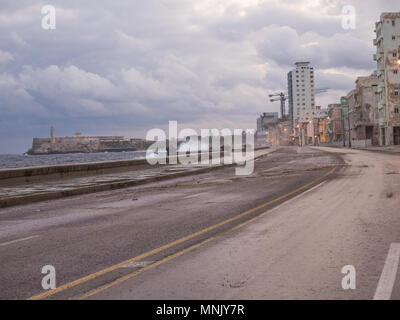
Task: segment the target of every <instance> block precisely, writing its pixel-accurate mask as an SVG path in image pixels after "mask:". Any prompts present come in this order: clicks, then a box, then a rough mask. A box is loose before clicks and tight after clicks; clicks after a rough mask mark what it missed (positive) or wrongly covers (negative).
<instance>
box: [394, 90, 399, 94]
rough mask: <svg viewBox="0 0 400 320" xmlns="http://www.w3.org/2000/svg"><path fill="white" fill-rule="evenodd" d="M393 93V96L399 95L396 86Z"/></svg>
mask: <svg viewBox="0 0 400 320" xmlns="http://www.w3.org/2000/svg"><path fill="white" fill-rule="evenodd" d="M394 95H395V96H398V95H399V89H398V88H396V89H394Z"/></svg>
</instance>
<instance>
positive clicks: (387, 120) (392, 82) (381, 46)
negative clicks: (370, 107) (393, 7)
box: [374, 12, 400, 145]
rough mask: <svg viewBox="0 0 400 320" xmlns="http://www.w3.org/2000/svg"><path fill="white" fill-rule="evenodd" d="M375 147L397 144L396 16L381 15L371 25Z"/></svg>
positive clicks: (399, 28) (399, 16)
mask: <svg viewBox="0 0 400 320" xmlns="http://www.w3.org/2000/svg"><path fill="white" fill-rule="evenodd" d="M375 32H376V39H374V45H375V46H376V54H374V60H375V61H376V62H377V77H378V89H377V95H378V115H377V116H378V124H379V144H380V145H392V144H396V145H398V144H400V12H385V13H382V14H381V17H380V20H379V21H378V22H376V24H375Z"/></svg>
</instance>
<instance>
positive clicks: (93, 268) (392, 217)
mask: <svg viewBox="0 0 400 320" xmlns="http://www.w3.org/2000/svg"><path fill="white" fill-rule="evenodd" d="M399 174H400V157H399V156H398V155H397V154H383V153H382V154H381V153H376V152H368V151H363V150H351V149H339V148H326V147H302V148H300V147H281V148H277V149H276V150H275V152H271V153H268V154H265V155H264V156H263V157H260V158H258V159H256V160H255V170H254V173H253V174H252V175H250V176H243V177H241V176H235V170H234V168H233V167H224V168H219V169H218V170H214V171H211V172H206V173H202V174H197V175H191V176H185V177H179V178H174V179H170V180H167V181H162V182H155V183H149V184H146V185H141V186H135V187H130V188H125V189H121V190H113V191H106V192H99V193H93V194H87V195H81V196H75V197H71V198H65V199H58V200H51V201H45V202H39V203H34V204H28V205H24V206H17V207H10V208H4V209H1V210H0V257H1V260H2V263H1V265H0V268H1V272H0V277H1V279H0V283H1V284H2V290H1V291H0V298H1V299H28V298H32V299H373V298H374V296H375V295H377V293H378V295H377V296H382V292H383V293H385V292H387V291H388V290H389V291H390V292H391V298H392V299H398V298H400V284H399V283H398V281H399V280H398V279H397V278H398V277H396V274H395V276H394V279H393V283H391V282H390V277H387V273H388V268H389V269H390V267H391V266H389V267H387V268H384V267H385V266H386V265H387V263H386V260H387V256H388V252H389V249H390V248H391V245H392V244H396V243H400V235H399V233H398V230H399V227H400V217H399V216H398V208H399V205H400V200H399V194H398V193H399V184H400V180H399V178H398V177H399ZM45 265H52V266H54V268H55V271H56V281H57V289H55V290H49V291H44V290H43V288H42V285H41V281H42V278H43V276H44V275H43V274H42V273H41V271H42V268H43V266H45ZM348 265H350V266H353V267H354V269H355V272H356V278H355V279H356V288H355V289H348V290H346V289H344V288H343V286H342V279H343V277H345V274H343V273H342V268H343V267H344V266H348ZM393 268H394V269H393ZM384 269H385V270H386V271H385V272H383V271H384ZM392 269H393V270H389V274H393V272H395V271H396V272H397V265H395V266H392ZM390 271H391V272H390ZM382 278H383V280H382ZM392 278H393V275H392ZM385 280H386V281H385ZM378 283H379V286H378ZM378 287H379V288H378ZM391 288H393V290H391Z"/></svg>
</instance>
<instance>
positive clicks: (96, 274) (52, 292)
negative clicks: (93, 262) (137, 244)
mask: <svg viewBox="0 0 400 320" xmlns="http://www.w3.org/2000/svg"><path fill="white" fill-rule="evenodd" d="M336 169H337V167H334V168H332V169H331V170H329V171H328V172H327V173H326V174H324V175H322V176H321V177H319V178H317V179H315V180H313V181H311V182H309V183H307V184H305V185H303V186H301V187H299V188H297V189H295V190H293V191H291V192H288V193H286V194H284V195H282V196H280V197H277V198H275V199H273V200H270V201H268V202H266V203H263V204H261V205H259V206H257V207H255V208H252V209H250V210H247V211H245V212H242V213H240V214H238V215H236V216H234V217H232V218H229V219H227V220H224V221H221V222H220V223H217V224H215V225H212V226H210V227H207V228H205V229H202V230H200V231H198V232H195V233H192V234H190V235H188V236H185V237H183V238H181V239H178V240H175V241H173V242H170V243H168V244H165V245H163V246H161V247H159V248H156V249H153V250H150V251H148V252H145V253H142V254H140V255H138V256H136V257H133V258H131V259H128V260H125V261H122V262H120V263H118V264H116V265H113V266H110V267H108V268H105V269H102V270H99V271H97V272H94V273H91V274H89V275H87V276H84V277H82V278H80V279H77V280H74V281H71V282H68V283H66V284H64V285H61V286H60V287H58V288H56V289H53V290H49V291H45V292H42V293H40V294H38V295H35V296H33V297H30V298H28V300H41V299H45V298H48V297H50V296H52V295H55V294H57V293H60V292H62V291H65V290H68V289H70V288H72V287H75V286H77V285H80V284H82V283H85V282H87V281H90V280H93V279H95V278H97V277H100V276H102V275H104V274H107V273H110V272H112V271H114V270H116V269H119V268H121V267H122V266H124V265H126V264H128V263H131V262H135V261H141V260H143V259H145V258H147V257H149V256H152V255H154V254H157V253H159V252H162V251H164V250H167V249H169V248H171V247H174V246H176V245H178V244H181V243H183V242H186V241H188V240H191V239H193V238H196V237H198V236H201V235H203V234H205V233H207V232H210V231H212V230H215V229H217V228H219V227H222V226H224V225H226V224H228V223H231V222H233V221H236V220H238V219H240V218H243V217H245V216H247V215H250V214H251V213H253V212H256V211H257V210H260V209H262V208H265V207H267V206H269V205H272V204H274V203H276V202H278V201H282V200H285V199H286V198H289V197H290V196H292V195H294V194H296V193H298V192H304V191H303V190H307V188H309V187H311V186H312V185H313V184H315V183H317V182H319V181H321V180H323V179H325V178H327V177H328V176H330V175H331V174H332V173H333V172H335V170H336ZM154 265H155V264H152V265H150V266H148V267H146V268H149V267H151V266H154ZM146 268H144V269H142V271H144V270H145V269H146Z"/></svg>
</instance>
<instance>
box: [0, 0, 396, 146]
mask: <svg viewBox="0 0 400 320" xmlns="http://www.w3.org/2000/svg"><path fill="white" fill-rule="evenodd" d="M46 4H50V5H53V6H54V7H55V8H56V29H55V30H44V29H43V28H42V25H41V20H42V17H43V15H42V14H41V9H42V7H43V5H46ZM345 5H353V6H354V7H355V9H356V18H357V20H356V29H354V30H345V29H343V28H342V8H343V6H345ZM398 10H399V6H398V0H391V1H390V0H380V1H371V0H359V1H340V0H338V1H336V0H300V1H298V0H290V1H289V0H283V1H282V0H279V1H278V0H146V1H143V0H85V1H77V0H57V1H55V0H54V1H52V0H47V1H45V2H44V1H36V0H27V1H25V0H18V1H15V0H0V153H22V152H25V151H26V150H27V149H28V148H29V147H30V144H31V141H32V137H34V136H35V137H46V136H48V135H49V131H50V129H49V128H50V126H51V125H54V126H55V128H56V135H57V136H66V135H73V134H74V132H82V133H84V134H86V135H111V134H113V135H114V134H118V135H125V136H127V137H144V136H145V134H146V132H147V130H149V129H151V128H166V127H167V125H168V121H169V120H177V121H178V122H179V124H180V126H181V127H190V128H194V129H197V130H198V129H200V128H211V127H215V128H218V129H222V128H225V127H228V128H243V129H244V128H255V121H256V118H257V116H258V115H259V114H260V113H261V112H265V111H278V110H279V103H269V102H268V101H267V96H268V94H269V93H274V92H277V91H280V90H286V89H287V78H286V75H287V72H288V71H289V70H290V69H292V68H293V64H294V62H296V61H302V60H306V61H311V62H312V65H313V66H314V67H315V68H316V86H317V87H328V88H331V90H330V91H329V92H328V93H326V94H322V95H319V96H317V104H319V105H322V106H323V107H326V106H327V104H328V103H332V102H333V103H334V102H336V101H338V99H339V97H340V96H341V95H343V94H346V93H347V92H348V91H350V90H351V88H352V86H353V84H354V81H355V78H356V76H361V75H368V74H370V73H371V72H372V71H373V69H374V67H375V63H374V61H373V60H372V54H373V53H374V47H373V45H372V40H373V38H374V32H373V31H374V22H375V21H377V20H378V19H379V15H380V13H381V12H383V11H398Z"/></svg>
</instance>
